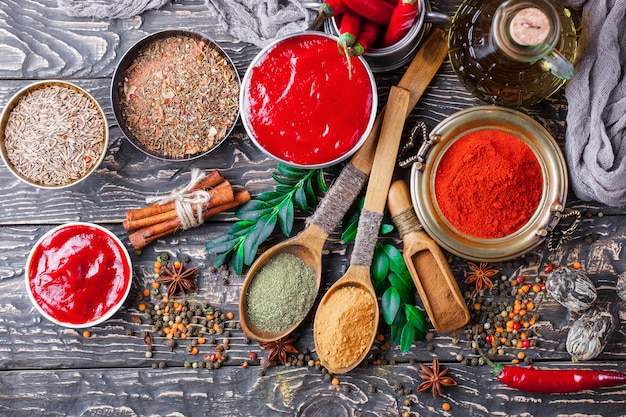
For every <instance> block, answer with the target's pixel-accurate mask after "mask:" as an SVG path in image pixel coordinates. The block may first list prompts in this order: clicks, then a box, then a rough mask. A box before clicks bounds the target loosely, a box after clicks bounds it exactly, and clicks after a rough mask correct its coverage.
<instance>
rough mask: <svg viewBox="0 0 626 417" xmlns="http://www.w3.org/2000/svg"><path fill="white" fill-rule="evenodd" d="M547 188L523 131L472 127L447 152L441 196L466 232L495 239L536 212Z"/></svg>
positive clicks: (448, 214) (445, 210) (439, 181)
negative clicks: (524, 139)
mask: <svg viewBox="0 0 626 417" xmlns="http://www.w3.org/2000/svg"><path fill="white" fill-rule="evenodd" d="M542 191H543V175H542V173H541V166H540V164H539V161H538V160H537V157H536V156H535V154H534V153H533V152H532V150H531V149H530V147H529V146H528V145H527V144H526V143H524V142H523V141H522V140H521V139H519V138H518V137H516V136H514V135H512V134H510V133H507V132H504V131H501V130H498V129H483V130H478V131H475V132H471V133H468V134H467V135H465V136H463V137H461V138H460V139H458V140H457V141H456V142H454V143H453V144H452V145H451V146H450V148H448V150H447V151H446V152H445V154H444V155H443V157H442V158H441V162H440V164H439V166H438V167H437V171H436V176H435V196H436V199H437V204H438V206H439V208H440V210H441V212H442V214H443V216H444V217H445V218H446V219H447V220H448V221H449V222H450V223H451V224H452V225H453V226H454V227H455V228H457V229H458V230H459V231H460V232H462V233H465V234H467V235H470V236H473V237H477V238H483V239H494V238H499V237H504V236H507V235H510V234H512V233H514V232H516V231H517V230H519V229H520V228H521V227H522V226H524V225H525V224H526V223H527V222H528V221H529V220H530V217H531V216H532V215H533V213H534V212H535V210H536V209H537V206H538V205H539V202H540V200H541V194H542Z"/></svg>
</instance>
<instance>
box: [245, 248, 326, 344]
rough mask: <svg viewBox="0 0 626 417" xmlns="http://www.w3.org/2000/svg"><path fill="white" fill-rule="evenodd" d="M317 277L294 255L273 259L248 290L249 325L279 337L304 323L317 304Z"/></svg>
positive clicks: (281, 255)
mask: <svg viewBox="0 0 626 417" xmlns="http://www.w3.org/2000/svg"><path fill="white" fill-rule="evenodd" d="M316 296H317V285H316V283H315V275H314V273H313V271H312V270H311V269H310V268H309V267H308V266H307V264H306V263H304V261H303V260H302V259H300V258H299V257H298V256H296V255H293V254H291V253H281V254H278V255H276V256H274V257H272V258H271V259H270V260H269V261H268V262H267V263H266V264H265V265H263V267H262V268H261V269H259V271H258V272H257V273H256V275H255V276H254V279H253V280H252V282H251V283H250V286H249V287H248V293H247V297H246V299H247V306H248V316H249V317H250V322H251V323H252V324H253V325H254V326H256V327H258V328H259V329H260V330H263V331H266V332H271V333H277V332H281V331H283V330H285V329H288V328H289V327H291V326H293V325H294V324H296V323H298V322H299V321H301V320H303V319H304V318H305V317H306V315H307V314H308V312H309V310H310V309H311V307H312V306H313V303H314V302H315V298H316Z"/></svg>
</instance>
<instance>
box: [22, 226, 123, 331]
mask: <svg viewBox="0 0 626 417" xmlns="http://www.w3.org/2000/svg"><path fill="white" fill-rule="evenodd" d="M25 278H26V290H27V292H28V296H29V297H30V300H31V301H32V303H33V305H34V306H35V308H36V309H37V310H38V311H39V313H41V315H42V316H44V317H45V318H47V319H48V320H50V321H52V322H53V323H55V324H58V325H61V326H64V327H70V328H84V327H92V326H95V325H98V324H100V323H102V322H104V321H106V320H107V319H109V318H110V317H111V316H113V315H114V314H115V313H116V312H117V311H118V310H119V308H120V307H121V306H122V304H124V301H125V300H126V298H127V296H128V294H129V292H130V288H131V285H132V264H131V260H130V255H129V254H128V251H127V250H126V248H125V247H124V245H123V244H122V242H121V241H120V240H119V238H117V236H115V235H114V234H113V233H112V232H111V231H109V230H108V229H105V228H104V227H102V226H99V225H96V224H92V223H82V222H72V223H66V224H63V225H60V226H57V227H55V228H53V229H51V230H49V231H48V232H46V233H45V234H44V235H43V236H42V237H41V238H40V239H39V240H38V241H37V243H36V244H35V246H34V247H33V249H32V250H31V252H30V254H29V256H28V260H27V263H26V273H25Z"/></svg>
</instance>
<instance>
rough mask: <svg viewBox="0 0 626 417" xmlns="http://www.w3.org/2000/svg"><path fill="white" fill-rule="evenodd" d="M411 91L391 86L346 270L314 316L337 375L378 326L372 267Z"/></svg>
mask: <svg viewBox="0 0 626 417" xmlns="http://www.w3.org/2000/svg"><path fill="white" fill-rule="evenodd" d="M409 98H410V93H409V91H408V90H405V89H403V88H400V87H391V91H390V94H389V99H388V101H387V108H386V110H385V117H384V119H383V124H382V127H381V133H380V137H379V140H378V145H377V147H376V154H375V156H374V164H373V166H372V173H371V175H370V179H369V183H368V185H367V192H366V194H365V203H364V205H363V210H362V211H361V217H360V218H359V224H358V228H357V235H356V239H355V243H354V250H353V252H352V257H351V261H350V266H349V267H348V270H347V271H346V273H345V274H344V276H343V277H341V278H340V279H339V280H338V281H337V282H335V283H334V284H333V285H332V286H331V287H330V289H329V290H328V292H327V293H326V294H325V295H324V297H323V298H322V300H321V301H320V304H319V306H318V309H317V313H316V315H315V322H314V326H313V333H314V339H315V349H316V351H317V355H318V356H319V358H320V362H321V364H322V366H324V367H325V368H326V369H328V371H330V372H331V373H333V374H342V373H346V372H348V371H350V370H351V369H353V368H354V367H356V366H357V365H358V364H359V363H360V362H361V361H362V360H363V359H364V358H365V356H366V355H367V353H368V352H369V350H370V348H371V346H372V344H373V343H374V338H375V336H376V330H377V328H378V317H379V312H378V298H377V296H376V291H375V290H374V287H373V286H372V282H371V279H370V265H371V263H372V258H373V256H374V247H375V245H376V241H377V240H378V230H379V229H380V223H381V220H382V216H383V212H384V210H385V204H386V201H387V193H388V191H389V186H390V184H391V179H392V176H393V170H394V167H395V162H396V158H397V156H398V148H399V145H400V139H401V137H402V130H403V127H404V121H405V115H406V113H407V110H408V106H409Z"/></svg>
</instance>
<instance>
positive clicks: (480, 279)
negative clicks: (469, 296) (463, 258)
mask: <svg viewBox="0 0 626 417" xmlns="http://www.w3.org/2000/svg"><path fill="white" fill-rule="evenodd" d="M467 265H468V266H469V267H470V269H471V271H470V273H469V275H468V276H467V278H466V279H465V283H466V284H471V283H474V284H475V286H476V288H475V289H474V292H473V294H475V293H477V292H481V291H482V290H484V289H487V288H491V287H493V281H491V277H493V276H494V275H496V274H497V273H498V272H499V271H498V270H497V269H490V268H489V264H488V263H486V262H481V263H480V265H476V264H475V263H473V262H468V263H467Z"/></svg>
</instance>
